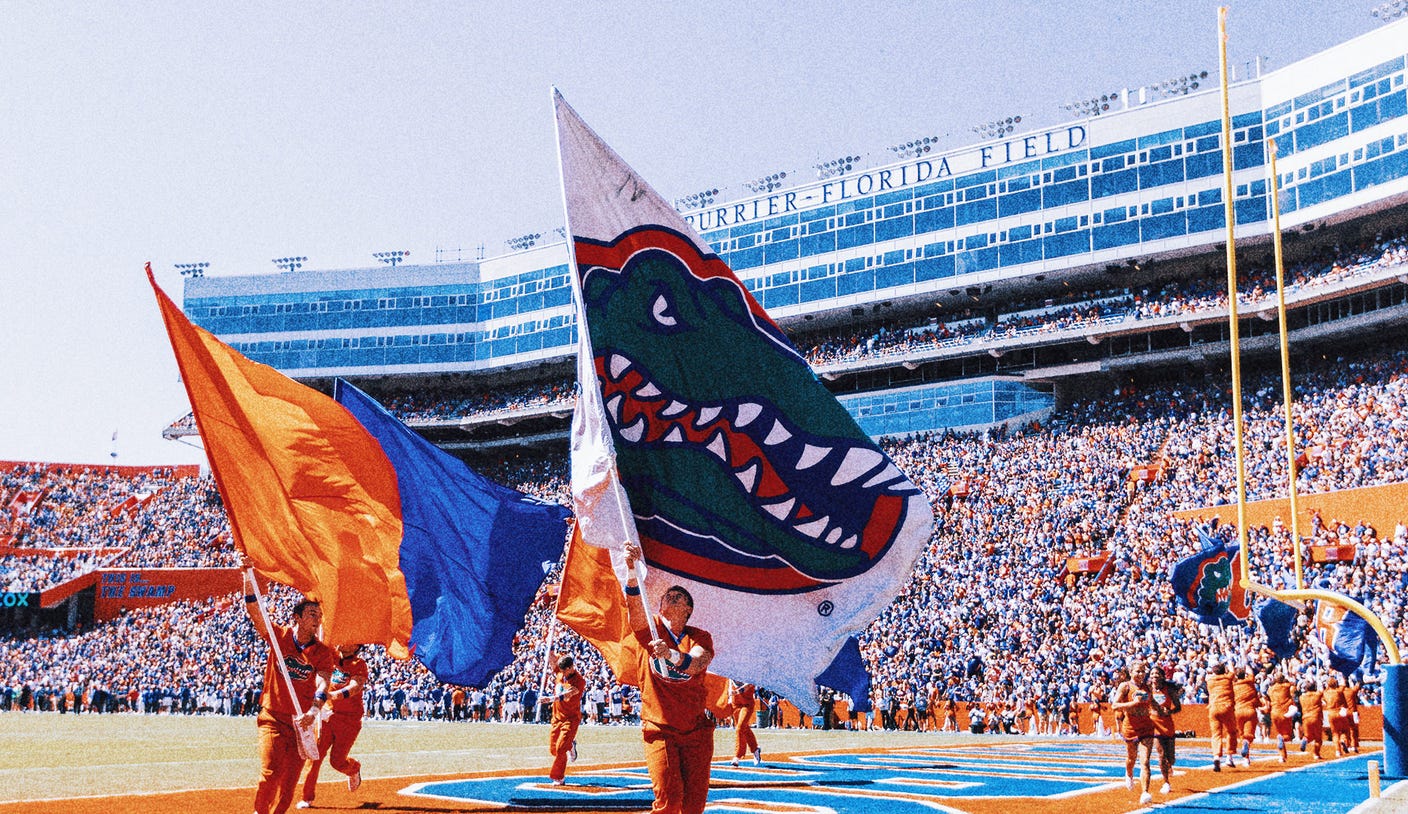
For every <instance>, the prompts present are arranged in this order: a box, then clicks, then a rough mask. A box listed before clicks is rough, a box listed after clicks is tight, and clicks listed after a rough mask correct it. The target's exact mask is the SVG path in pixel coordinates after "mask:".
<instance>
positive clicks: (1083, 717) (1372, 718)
mask: <svg viewBox="0 0 1408 814" xmlns="http://www.w3.org/2000/svg"><path fill="white" fill-rule="evenodd" d="M970 706H971V705H970V704H967V703H964V702H960V703H959V704H958V709H957V714H956V717H957V719H958V728H959V730H960V731H963V732H967V731H968V725H969V718H968V708H969V707H970ZM835 713H836V721H837V722H838V723H839V724H840V725H841V726H845V725H846V723H847V718H846V705H845V703H844V702H841V701H838V702H836V705H835ZM872 715H873V717H874V721H873V723H872V721H871V717H872V716H867V715H861V714H857V715H856V726H857V727H866V726H870V727H871V728H879V726H880V721H879V714H878V713H873V714H872ZM1102 715H1103V716H1104V718H1105V729H1106V730H1112V729H1113V728H1114V725H1115V716H1114V714H1113V713H1112V712H1111V711H1110V706H1109V704H1105V705H1103V709H1102ZM906 717H907V712H905V711H901V712H898V713H896V714H895V720H896V721H897V722H898V723H899V725H900V726H901V727H903V726H904V724H905V719H906ZM778 718H779V719H780V720H779V721H778V724H779V725H781V726H782V727H783V728H787V729H796V728H803V729H809V728H812V726H813V721H812V719H810V718H808V717H807V716H804V715H802V714H801V712H799V711H798V710H797V708H796V707H794V706H792V705H791V704H789V703H788V702H786V701H783V702H781V703H780V704H779V705H778ZM1173 720H1174V726H1176V727H1177V728H1178V731H1179V732H1192V733H1194V737H1198V738H1207V737H1209V736H1211V734H1212V729H1211V727H1209V726H1208V707H1207V704H1185V705H1184V706H1183V711H1182V712H1180V713H1178V714H1177V715H1175V716H1174V717H1173ZM1076 722H1077V725H1078V727H1079V729H1080V734H1082V735H1089V734H1091V733H1093V732H1094V731H1095V712H1094V710H1093V708H1092V705H1090V704H1076ZM941 723H942V722H941ZM932 726H933V725H932V724H931V725H930V727H931V728H932ZM1383 732H1384V719H1383V709H1382V708H1381V707H1371V706H1360V707H1359V734H1360V737H1361V738H1363V739H1364V740H1371V741H1373V740H1382V739H1383Z"/></svg>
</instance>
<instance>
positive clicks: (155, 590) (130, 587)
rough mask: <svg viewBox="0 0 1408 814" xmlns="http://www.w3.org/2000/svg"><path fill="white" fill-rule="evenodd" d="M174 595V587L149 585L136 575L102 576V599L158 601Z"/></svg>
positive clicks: (139, 575) (140, 576)
mask: <svg viewBox="0 0 1408 814" xmlns="http://www.w3.org/2000/svg"><path fill="white" fill-rule="evenodd" d="M174 593H176V586H175V585H151V584H148V583H147V582H146V581H145V580H143V579H142V575H141V574H138V573H127V574H111V573H109V574H103V584H102V591H101V594H100V595H101V596H102V598H104V599H160V598H162V597H167V596H171V595H172V594H174Z"/></svg>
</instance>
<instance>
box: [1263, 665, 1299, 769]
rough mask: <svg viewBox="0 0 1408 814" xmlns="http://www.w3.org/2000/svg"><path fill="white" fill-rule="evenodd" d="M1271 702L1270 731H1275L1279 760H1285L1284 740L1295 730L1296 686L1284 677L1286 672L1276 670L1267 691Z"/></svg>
mask: <svg viewBox="0 0 1408 814" xmlns="http://www.w3.org/2000/svg"><path fill="white" fill-rule="evenodd" d="M1266 695H1267V700H1268V701H1269V702H1270V704H1271V731H1272V732H1274V733H1276V749H1277V750H1278V751H1280V753H1281V762H1282V763H1285V762H1286V759H1287V758H1286V742H1287V741H1289V740H1291V739H1292V738H1294V737H1295V732H1296V713H1297V712H1299V710H1298V709H1297V708H1296V688H1295V685H1294V684H1292V683H1291V682H1290V680H1288V679H1287V678H1286V674H1285V673H1283V672H1281V671H1280V670H1277V671H1276V674H1275V677H1274V678H1273V679H1272V682H1271V689H1270V690H1268V691H1267V693H1266Z"/></svg>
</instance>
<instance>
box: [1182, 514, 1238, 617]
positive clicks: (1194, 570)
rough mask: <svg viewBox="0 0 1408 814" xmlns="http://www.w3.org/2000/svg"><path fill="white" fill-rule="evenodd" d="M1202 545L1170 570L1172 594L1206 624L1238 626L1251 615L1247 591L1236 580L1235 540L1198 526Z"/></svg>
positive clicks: (1236, 550) (1236, 558)
mask: <svg viewBox="0 0 1408 814" xmlns="http://www.w3.org/2000/svg"><path fill="white" fill-rule="evenodd" d="M1198 538H1199V539H1200V540H1201V541H1203V543H1204V544H1205V546H1206V547H1205V548H1204V549H1203V550H1201V551H1199V552H1198V553H1197V554H1194V555H1193V556H1191V557H1185V558H1184V559H1181V560H1179V561H1178V562H1177V563H1175V564H1174V566H1173V572H1172V573H1171V574H1169V583H1170V585H1171V587H1172V588H1173V594H1174V598H1175V599H1176V600H1177V602H1178V604H1179V605H1180V606H1182V607H1183V608H1184V609H1185V610H1188V611H1190V612H1192V614H1193V615H1194V616H1196V617H1198V621H1199V622H1201V623H1202V624H1205V625H1220V626H1221V627H1241V626H1242V624H1243V623H1244V622H1245V621H1246V620H1247V619H1248V617H1250V616H1251V608H1250V607H1249V606H1248V605H1247V596H1246V591H1244V590H1243V589H1242V586H1241V584H1240V583H1239V582H1238V580H1237V561H1238V559H1239V558H1240V557H1241V553H1240V552H1239V551H1238V548H1237V544H1236V543H1227V544H1225V545H1224V544H1223V543H1222V542H1221V541H1220V540H1217V539H1215V538H1213V537H1211V536H1209V535H1207V534H1205V533H1204V532H1203V531H1202V530H1201V529H1199V531H1198Z"/></svg>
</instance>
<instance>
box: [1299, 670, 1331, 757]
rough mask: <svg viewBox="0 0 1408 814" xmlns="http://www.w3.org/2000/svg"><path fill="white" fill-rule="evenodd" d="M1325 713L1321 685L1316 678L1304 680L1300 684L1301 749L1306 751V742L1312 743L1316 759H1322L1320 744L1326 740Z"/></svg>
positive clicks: (1312, 750)
mask: <svg viewBox="0 0 1408 814" xmlns="http://www.w3.org/2000/svg"><path fill="white" fill-rule="evenodd" d="M1324 714H1325V702H1324V696H1322V695H1321V694H1320V689H1319V685H1318V684H1316V683H1315V681H1314V679H1311V680H1309V681H1304V682H1302V683H1301V685H1300V750H1301V751H1302V752H1304V751H1305V747H1306V744H1311V745H1312V748H1311V754H1313V755H1314V756H1315V759H1316V760H1319V759H1320V746H1321V745H1322V744H1324V742H1325V725H1324V722H1323V720H1322V716H1323V715H1324Z"/></svg>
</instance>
